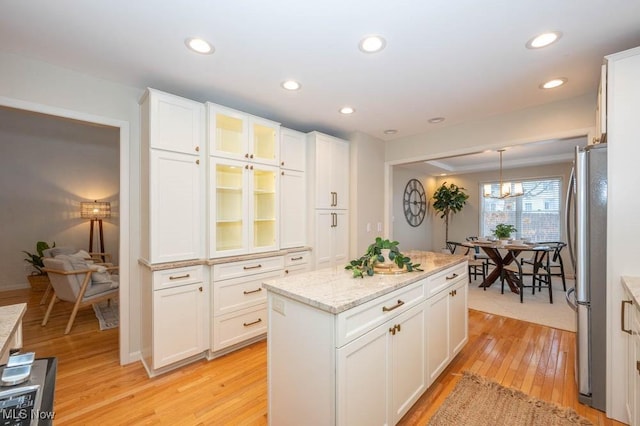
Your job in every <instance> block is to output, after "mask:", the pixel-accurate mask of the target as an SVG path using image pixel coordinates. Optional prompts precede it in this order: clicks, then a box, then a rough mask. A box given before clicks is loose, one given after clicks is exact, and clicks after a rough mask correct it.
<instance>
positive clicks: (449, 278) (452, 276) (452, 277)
mask: <svg viewBox="0 0 640 426" xmlns="http://www.w3.org/2000/svg"><path fill="white" fill-rule="evenodd" d="M457 276H458V274H456V273H454V274H453V275H451V276H450V277H445V279H446V280H447V281H448V280H452V279H454V278H456V277H457Z"/></svg>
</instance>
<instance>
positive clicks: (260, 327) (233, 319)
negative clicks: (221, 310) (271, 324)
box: [213, 303, 267, 351]
mask: <svg viewBox="0 0 640 426" xmlns="http://www.w3.org/2000/svg"><path fill="white" fill-rule="evenodd" d="M266 332H267V306H266V303H263V304H262V305H259V306H254V307H252V308H247V309H242V310H240V311H237V312H233V313H230V314H228V315H222V316H219V317H216V318H214V319H213V350H214V351H219V350H221V349H224V348H226V347H229V346H232V345H235V344H237V343H241V342H244V341H245V340H248V339H251V338H252V337H256V336H259V335H261V334H264V333H266Z"/></svg>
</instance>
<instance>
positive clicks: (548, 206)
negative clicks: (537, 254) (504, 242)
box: [480, 178, 562, 241]
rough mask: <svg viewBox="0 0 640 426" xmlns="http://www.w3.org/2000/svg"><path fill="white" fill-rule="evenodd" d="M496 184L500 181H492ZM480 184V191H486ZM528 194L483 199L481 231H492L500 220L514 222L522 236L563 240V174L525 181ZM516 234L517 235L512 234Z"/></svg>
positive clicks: (525, 189) (490, 232)
mask: <svg viewBox="0 0 640 426" xmlns="http://www.w3.org/2000/svg"><path fill="white" fill-rule="evenodd" d="M492 185H494V186H495V187H496V188H497V187H498V185H499V183H498V182H492ZM482 187H483V185H480V194H482ZM522 187H523V189H524V195H523V196H521V197H516V198H505V199H502V200H500V199H495V198H484V197H482V199H481V200H480V206H481V207H480V235H492V234H493V229H495V227H496V225H497V224H499V223H507V224H512V225H514V226H515V227H516V229H517V230H518V232H517V233H516V235H515V237H517V238H518V239H530V240H531V241H560V224H561V219H560V215H561V211H560V201H561V198H560V197H561V194H560V188H561V187H562V181H561V179H560V178H547V179H537V180H527V181H523V182H522ZM512 237H514V236H513V235H512Z"/></svg>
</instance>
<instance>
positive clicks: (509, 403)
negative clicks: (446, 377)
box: [428, 371, 592, 426]
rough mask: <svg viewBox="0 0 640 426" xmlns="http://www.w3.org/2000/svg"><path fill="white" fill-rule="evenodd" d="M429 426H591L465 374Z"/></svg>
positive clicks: (571, 414) (553, 407)
mask: <svg viewBox="0 0 640 426" xmlns="http://www.w3.org/2000/svg"><path fill="white" fill-rule="evenodd" d="M428 424H429V425H430V426H454V425H455V426H460V425H465V426H486V425H496V426H497V425H505V426H507V425H508V426H524V425H545V426H555V425H558V426H560V425H591V424H592V423H591V422H590V421H589V420H587V419H585V418H584V417H581V416H580V415H578V414H577V413H576V412H575V411H573V410H572V409H570V408H564V407H560V406H557V405H555V404H552V403H550V402H546V401H542V400H539V399H537V398H534V397H531V396H529V395H527V394H525V393H523V392H521V391H519V390H516V389H511V388H507V387H504V386H502V385H500V384H499V383H496V382H493V381H491V380H489V379H487V378H486V377H482V376H478V375H476V374H474V373H470V372H468V371H465V372H464V373H463V376H462V378H461V379H460V380H459V381H458V383H457V384H456V386H455V387H454V389H453V391H452V392H451V394H450V395H449V396H448V397H447V398H446V399H445V401H444V402H443V403H442V405H441V406H440V408H439V409H438V411H436V413H435V414H434V415H433V417H432V418H431V420H430V421H429V423H428Z"/></svg>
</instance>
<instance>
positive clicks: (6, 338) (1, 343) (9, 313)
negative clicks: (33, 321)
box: [0, 303, 27, 358]
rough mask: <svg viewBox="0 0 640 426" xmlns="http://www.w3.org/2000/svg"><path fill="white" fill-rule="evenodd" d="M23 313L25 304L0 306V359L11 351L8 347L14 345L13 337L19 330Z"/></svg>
mask: <svg viewBox="0 0 640 426" xmlns="http://www.w3.org/2000/svg"><path fill="white" fill-rule="evenodd" d="M25 312H27V304H26V303H17V304H15V305H8V306H0V358H1V357H3V356H4V355H6V354H7V353H8V352H9V349H12V348H11V346H10V345H11V344H12V343H14V336H15V334H16V333H17V332H19V330H20V329H21V324H22V317H23V316H24V314H25Z"/></svg>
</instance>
